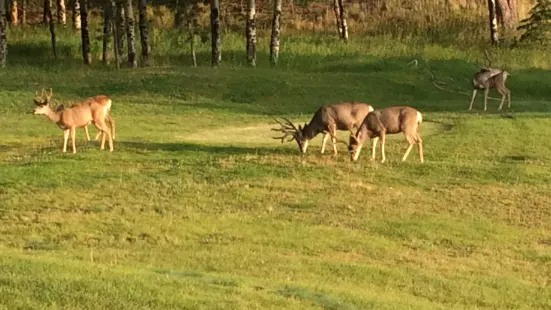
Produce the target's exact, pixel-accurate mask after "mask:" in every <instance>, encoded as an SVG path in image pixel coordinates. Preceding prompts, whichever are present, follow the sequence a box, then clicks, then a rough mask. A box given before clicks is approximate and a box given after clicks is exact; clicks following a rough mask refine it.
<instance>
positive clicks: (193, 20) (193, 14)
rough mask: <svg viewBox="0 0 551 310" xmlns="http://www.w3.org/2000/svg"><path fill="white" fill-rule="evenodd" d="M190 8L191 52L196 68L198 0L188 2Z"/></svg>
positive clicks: (189, 31)
mask: <svg viewBox="0 0 551 310" xmlns="http://www.w3.org/2000/svg"><path fill="white" fill-rule="evenodd" d="M187 1H188V2H187V3H188V7H187V10H186V13H187V14H186V15H187V27H188V41H189V50H190V54H191V61H192V63H193V66H194V67H197V57H196V56H195V31H196V29H197V25H198V23H197V0H187Z"/></svg>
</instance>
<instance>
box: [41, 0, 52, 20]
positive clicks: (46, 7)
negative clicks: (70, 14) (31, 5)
mask: <svg viewBox="0 0 551 310" xmlns="http://www.w3.org/2000/svg"><path fill="white" fill-rule="evenodd" d="M49 5H50V0H44V3H43V6H42V22H43V23H44V24H47V23H48V22H49V20H48V10H49Z"/></svg>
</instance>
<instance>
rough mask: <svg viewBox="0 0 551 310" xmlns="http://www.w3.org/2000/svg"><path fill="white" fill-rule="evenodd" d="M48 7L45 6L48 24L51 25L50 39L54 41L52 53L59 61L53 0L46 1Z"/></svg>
mask: <svg viewBox="0 0 551 310" xmlns="http://www.w3.org/2000/svg"><path fill="white" fill-rule="evenodd" d="M45 3H46V4H47V5H45V6H44V9H45V10H46V15H47V17H48V22H49V24H50V37H51V39H52V51H53V53H54V58H55V59H57V50H56V39H55V21H54V18H53V17H52V0H46V1H45Z"/></svg>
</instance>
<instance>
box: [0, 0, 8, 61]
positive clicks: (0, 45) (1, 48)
mask: <svg viewBox="0 0 551 310" xmlns="http://www.w3.org/2000/svg"><path fill="white" fill-rule="evenodd" d="M6 23H7V20H6V2H5V0H0V68H5V67H6V57H7V56H8V40H7V38H6Z"/></svg>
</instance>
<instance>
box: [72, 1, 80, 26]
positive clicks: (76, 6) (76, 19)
mask: <svg viewBox="0 0 551 310" xmlns="http://www.w3.org/2000/svg"><path fill="white" fill-rule="evenodd" d="M79 1H80V0H73V29H75V30H80V28H81V26H82V25H81V18H80V2H79Z"/></svg>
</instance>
